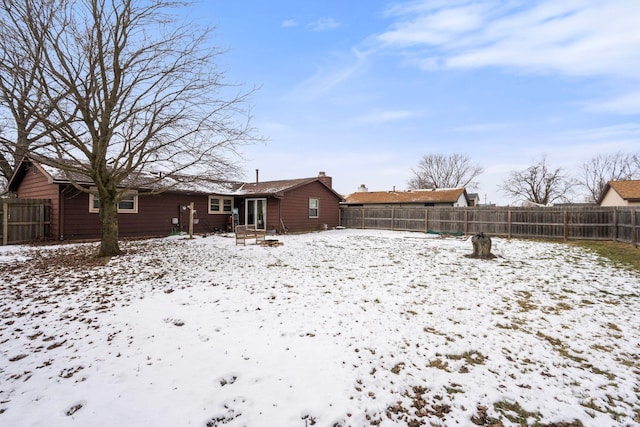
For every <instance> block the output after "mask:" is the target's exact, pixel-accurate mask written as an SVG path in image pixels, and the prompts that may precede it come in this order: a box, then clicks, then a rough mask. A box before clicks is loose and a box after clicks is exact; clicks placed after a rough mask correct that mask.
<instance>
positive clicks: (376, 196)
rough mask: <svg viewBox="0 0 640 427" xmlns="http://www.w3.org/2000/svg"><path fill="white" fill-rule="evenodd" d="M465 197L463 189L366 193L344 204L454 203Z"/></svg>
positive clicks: (351, 197)
mask: <svg viewBox="0 0 640 427" xmlns="http://www.w3.org/2000/svg"><path fill="white" fill-rule="evenodd" d="M462 195H464V196H465V197H466V191H465V189H464V188H442V189H436V190H410V191H401V192H396V191H366V192H356V193H353V194H350V195H349V196H347V198H346V199H345V203H346V204H390V203H456V202H457V201H458V200H459V199H460V196H462Z"/></svg>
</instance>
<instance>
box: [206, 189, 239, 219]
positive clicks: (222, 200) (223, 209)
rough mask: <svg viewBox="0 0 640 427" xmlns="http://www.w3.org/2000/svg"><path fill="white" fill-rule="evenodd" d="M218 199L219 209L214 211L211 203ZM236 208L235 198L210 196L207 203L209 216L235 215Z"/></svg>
mask: <svg viewBox="0 0 640 427" xmlns="http://www.w3.org/2000/svg"><path fill="white" fill-rule="evenodd" d="M216 199H217V200H218V209H217V210H214V209H211V201H212V200H216ZM234 206H235V200H234V198H233V197H227V196H220V195H215V194H212V195H210V196H209V200H208V203H207V213H208V214H209V215H218V214H225V215H231V214H233V208H234Z"/></svg>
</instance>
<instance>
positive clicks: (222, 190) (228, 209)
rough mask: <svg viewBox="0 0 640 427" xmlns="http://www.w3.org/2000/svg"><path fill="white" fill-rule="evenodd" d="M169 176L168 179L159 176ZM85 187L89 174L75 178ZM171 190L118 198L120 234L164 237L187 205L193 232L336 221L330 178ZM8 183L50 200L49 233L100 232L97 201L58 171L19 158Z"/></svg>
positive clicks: (201, 183) (181, 220) (185, 219)
mask: <svg viewBox="0 0 640 427" xmlns="http://www.w3.org/2000/svg"><path fill="white" fill-rule="evenodd" d="M165 179H167V180H169V179H170V178H165ZM74 180H75V181H76V182H77V183H79V184H81V185H82V186H85V187H86V188H87V189H90V187H91V186H92V185H93V183H92V182H91V180H89V179H86V178H85V179H83V178H82V177H74ZM172 188H173V189H172V190H170V191H164V192H161V193H159V194H154V195H151V194H145V193H149V192H152V191H153V190H155V189H154V188H149V186H146V185H140V186H138V187H137V188H136V189H135V190H131V192H130V195H129V197H127V198H125V199H124V200H122V201H121V202H120V203H119V204H118V213H119V215H118V224H119V231H120V236H121V237H151V236H166V235H169V234H171V233H178V232H186V231H188V228H189V218H190V209H189V206H190V204H191V203H193V206H194V212H195V213H194V219H195V220H194V233H210V232H214V231H220V230H231V228H232V226H233V222H232V218H233V217H234V215H233V214H234V213H236V214H237V215H235V218H236V219H237V221H238V223H239V224H245V223H246V224H255V225H256V226H257V227H259V228H263V229H267V230H274V231H276V232H284V231H308V230H314V229H321V228H323V227H324V224H327V227H334V226H336V225H338V222H339V202H340V201H341V200H342V198H341V197H340V195H339V194H337V193H336V192H335V191H334V190H333V189H332V188H331V178H330V177H327V176H325V175H324V174H321V175H320V176H318V177H316V178H307V179H298V180H288V181H273V182H263V183H254V184H243V183H239V182H226V181H214V180H206V179H200V180H198V181H197V182H191V183H189V184H179V185H178V184H176V185H173V186H172ZM8 189H9V191H10V192H12V193H14V194H15V195H16V196H17V197H18V198H21V199H49V200H51V207H52V212H51V237H52V238H53V239H56V240H82V239H96V238H99V236H100V226H99V215H98V212H99V209H100V207H99V200H98V199H97V197H95V196H93V195H92V194H90V193H87V192H84V191H79V190H77V189H76V188H75V187H73V186H72V185H71V183H70V182H69V180H68V179H67V177H66V176H65V174H64V172H62V171H61V170H59V169H55V168H52V167H49V166H45V165H42V164H39V163H36V162H34V161H32V160H29V159H25V160H23V161H22V163H21V164H20V166H19V167H18V169H17V170H16V172H15V174H14V176H13V177H12V178H11V180H10V181H9V185H8Z"/></svg>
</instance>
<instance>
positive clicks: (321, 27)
mask: <svg viewBox="0 0 640 427" xmlns="http://www.w3.org/2000/svg"><path fill="white" fill-rule="evenodd" d="M339 26H340V23H339V22H337V21H336V20H334V19H333V18H320V19H318V20H317V21H313V22H310V23H309V24H308V25H307V27H309V28H310V29H311V30H313V31H327V30H333V29H336V28H338V27H339Z"/></svg>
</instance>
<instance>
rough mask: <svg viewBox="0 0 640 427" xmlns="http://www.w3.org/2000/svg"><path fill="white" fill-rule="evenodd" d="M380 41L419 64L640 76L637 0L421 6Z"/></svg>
mask: <svg viewBox="0 0 640 427" xmlns="http://www.w3.org/2000/svg"><path fill="white" fill-rule="evenodd" d="M388 16H390V17H392V18H395V19H397V20H398V21H397V22H396V23H395V24H393V25H392V26H391V27H390V29H389V30H388V31H386V32H384V33H382V34H379V35H378V36H377V41H378V43H379V44H380V46H382V47H385V48H394V49H396V48H397V49H402V50H403V51H404V52H405V53H406V50H407V49H414V50H415V51H414V52H413V54H414V55H416V56H417V57H418V59H417V60H416V62H422V61H423V62H424V63H425V64H427V65H428V66H433V64H442V66H444V67H451V68H478V67H487V66H499V67H509V68H517V69H525V70H527V71H529V72H538V73H539V72H543V73H550V72H554V73H561V74H566V75H578V76H591V75H613V76H623V77H631V78H637V77H638V76H639V75H640V55H638V52H639V51H640V31H638V18H637V16H638V6H637V2H636V0H619V1H610V0H563V1H557V0H540V1H535V2H534V1H531V2H524V3H523V2H499V1H475V0H471V1H466V2H457V3H454V5H453V6H449V5H446V3H445V2H442V3H441V4H436V5H435V6H433V3H432V2H426V1H422V2H415V3H411V4H409V5H408V6H407V7H405V8H401V7H398V8H395V9H392V12H390V13H388Z"/></svg>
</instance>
